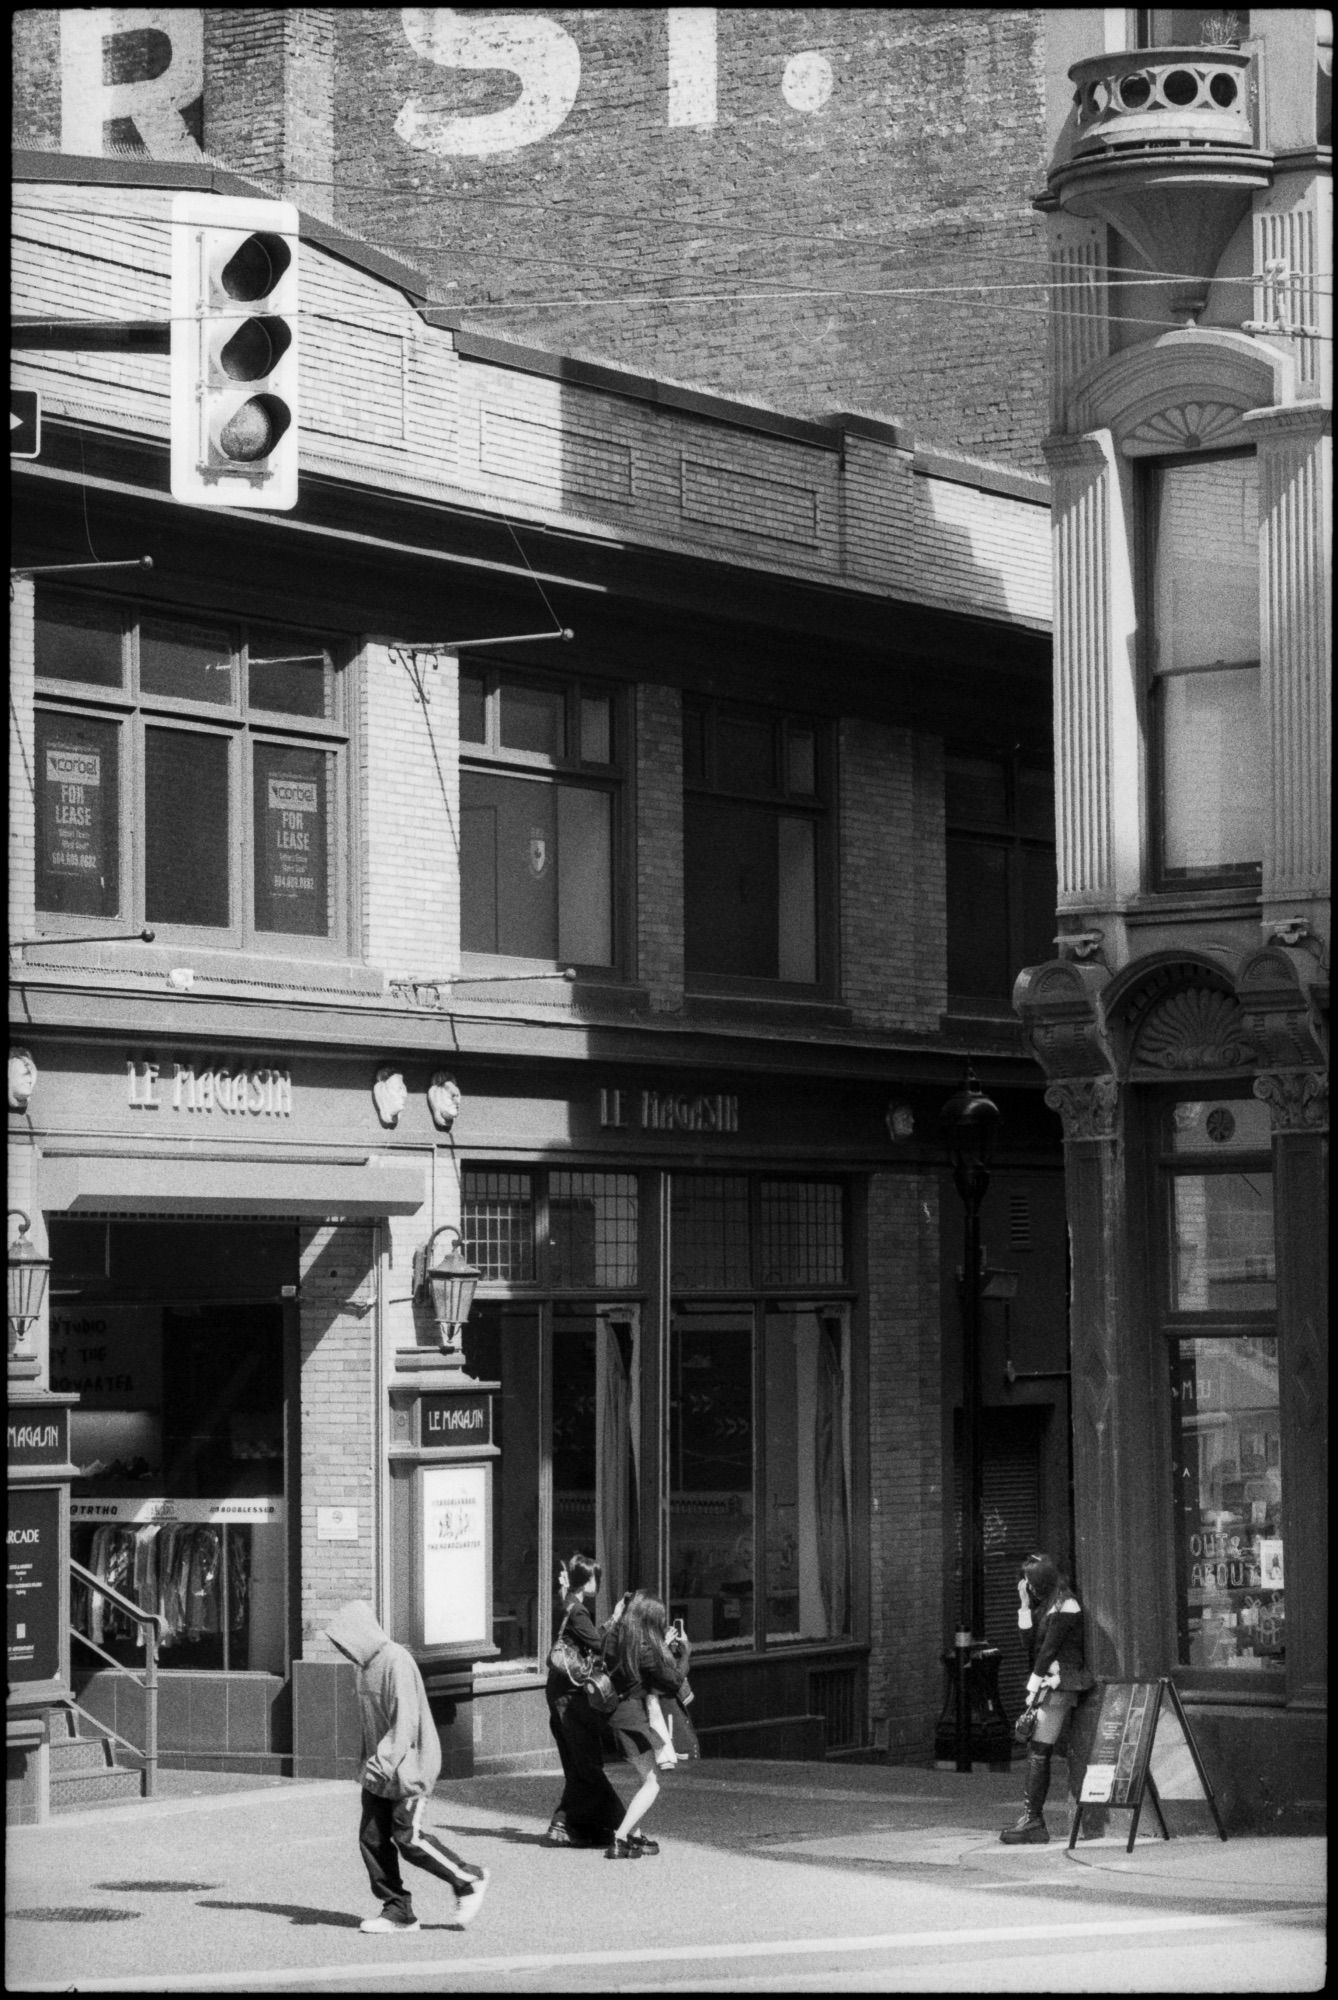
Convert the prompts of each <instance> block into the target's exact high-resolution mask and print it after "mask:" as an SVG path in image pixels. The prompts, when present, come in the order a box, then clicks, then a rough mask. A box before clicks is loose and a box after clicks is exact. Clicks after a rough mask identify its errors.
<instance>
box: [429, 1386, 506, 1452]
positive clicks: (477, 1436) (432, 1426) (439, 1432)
mask: <svg viewBox="0 0 1338 2000" xmlns="http://www.w3.org/2000/svg"><path fill="white" fill-rule="evenodd" d="M421 1421H422V1430H421V1433H420V1442H421V1443H422V1444H424V1445H455V1446H459V1445H480V1444H491V1443H492V1397H491V1396H488V1395H479V1396H472V1395H451V1394H446V1395H440V1396H432V1395H427V1396H424V1397H423V1398H422V1419H421Z"/></svg>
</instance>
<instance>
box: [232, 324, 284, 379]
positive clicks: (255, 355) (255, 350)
mask: <svg viewBox="0 0 1338 2000" xmlns="http://www.w3.org/2000/svg"><path fill="white" fill-rule="evenodd" d="M292 344H293V330H292V328H291V327H290V326H289V324H288V322H287V320H283V319H248V320H243V322H242V324H241V325H240V326H239V327H238V328H237V331H236V332H235V333H234V334H232V335H231V337H230V338H229V339H228V340H227V341H226V342H225V343H224V345H223V347H222V348H221V349H220V350H219V355H218V365H219V367H220V369H221V370H222V372H223V373H224V374H225V375H226V376H227V377H228V379H229V381H231V382H258V381H260V379H261V378H262V376H265V375H268V374H269V372H270V370H271V369H272V368H273V367H274V366H275V364H276V363H277V362H278V361H279V360H281V359H282V357H283V356H284V355H285V354H286V353H287V352H288V349H289V348H290V347H291V346H292Z"/></svg>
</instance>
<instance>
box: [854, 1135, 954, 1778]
mask: <svg viewBox="0 0 1338 2000" xmlns="http://www.w3.org/2000/svg"><path fill="white" fill-rule="evenodd" d="M938 1208H939V1204H938V1187H937V1182H936V1181H935V1179H934V1177H933V1176H932V1175H930V1174H875V1175H874V1176H873V1177H872V1179H871V1181H870V1184H869V1208H868V1217H869V1465H870V1518H869V1611H870V1620H869V1623H870V1631H869V1637H870V1642H871V1651H870V1656H869V1718H870V1725H871V1729H870V1733H871V1737H872V1740H873V1742H874V1743H875V1745H877V1746H878V1747H879V1748H882V1747H883V1746H884V1744H886V1747H887V1749H888V1750H889V1751H890V1752H891V1754H892V1756H893V1759H894V1760H896V1759H897V1758H916V1757H924V1756H927V1755H929V1754H931V1753H932V1749H933V1736H934V1724H935V1722H936V1720H937V1718H938V1712H939V1708H940V1706H941V1704H942V1694H943V1689H942V1679H943V1670H942V1666H941V1664H940V1654H941V1652H942V1650H943V1633H942V1616H941V1605H940V1596H939V1589H938V1580H939V1578H940V1577H941V1576H942V1574H943V1523H942V1492H943V1469H942V1465H941V1454H940V1445H939V1413H940V1409H941V1404H942V1379H941V1370H942V1362H941V1354H940V1344H941V1343H940V1330H939V1329H940V1319H939V1310H940V1309H939V1285H938Z"/></svg>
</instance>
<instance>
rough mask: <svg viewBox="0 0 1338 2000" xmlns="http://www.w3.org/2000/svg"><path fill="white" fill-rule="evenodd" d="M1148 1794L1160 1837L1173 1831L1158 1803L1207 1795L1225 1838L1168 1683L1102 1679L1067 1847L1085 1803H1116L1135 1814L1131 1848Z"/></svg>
mask: <svg viewBox="0 0 1338 2000" xmlns="http://www.w3.org/2000/svg"><path fill="white" fill-rule="evenodd" d="M1145 1797H1147V1798H1150V1799H1151V1801H1152V1810H1153V1811H1154V1812H1155V1813H1156V1815H1157V1824H1158V1825H1159V1826H1160V1828H1161V1832H1162V1839H1163V1840H1169V1839H1170V1837H1171V1836H1170V1832H1169V1831H1168V1829H1167V1825H1166V1821H1165V1818H1164V1817H1163V1814H1162V1809H1161V1801H1162V1800H1163V1799H1197V1798H1204V1799H1206V1800H1207V1802H1208V1807H1209V1810H1210V1811H1211V1813H1212V1816H1213V1820H1214V1822H1215V1824H1216V1827H1217V1831H1218V1834H1219V1835H1220V1836H1221V1838H1222V1839H1223V1840H1225V1839H1226V1828H1225V1827H1224V1826H1223V1825H1222V1819H1221V1815H1220V1813H1219V1812H1218V1810H1217V1800H1216V1799H1215V1798H1214V1797H1213V1788H1212V1786H1211V1785H1210V1784H1209V1782H1208V1773H1207V1772H1206V1771H1205V1770H1204V1768H1203V1759H1202V1757H1201V1756H1200V1755H1199V1748H1198V1745H1197V1744H1196V1743H1195V1741H1194V1738H1193V1735H1192V1733H1191V1731H1190V1727H1189V1720H1188V1718H1187V1716H1186V1715H1185V1711H1184V1709H1183V1707H1182V1706H1181V1702H1180V1696H1179V1694H1178V1693H1177V1692H1176V1689H1175V1687H1174V1686H1173V1684H1172V1683H1171V1682H1170V1681H1169V1680H1166V1679H1161V1680H1155V1681H1107V1682H1106V1683H1105V1685H1104V1687H1103V1688H1102V1690H1101V1709H1100V1713H1099V1714H1098V1716H1097V1720H1096V1727H1095V1730H1094V1731H1093V1735H1092V1747H1091V1751H1090V1753H1089V1755H1088V1761H1087V1772H1086V1776H1085V1777H1084V1778H1083V1782H1082V1791H1081V1793H1080V1794H1079V1798H1078V1807H1077V1811H1076V1812H1075V1813H1074V1815H1073V1825H1072V1826H1071V1827H1070V1829H1069V1846H1070V1847H1072V1846H1073V1845H1074V1843H1075V1842H1076V1840H1077V1838H1078V1833H1079V1830H1080V1828H1081V1826H1082V1815H1083V1808H1084V1806H1107V1807H1108V1806H1120V1807H1125V1808H1128V1809H1130V1810H1132V1812H1133V1822H1132V1824H1131V1825H1130V1828H1129V1841H1128V1845H1127V1847H1126V1848H1125V1852H1126V1853H1127V1854H1132V1853H1133V1847H1134V1840H1135V1838H1136V1837H1137V1834H1138V1820H1139V1815H1140V1814H1141V1812H1142V1810H1143V1800H1144V1798H1145Z"/></svg>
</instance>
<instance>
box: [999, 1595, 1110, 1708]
mask: <svg viewBox="0 0 1338 2000" xmlns="http://www.w3.org/2000/svg"><path fill="white" fill-rule="evenodd" d="M1024 1619H1025V1620H1026V1623H1025V1624H1024V1623H1023V1620H1024ZM1017 1622H1018V1628H1019V1630H1020V1631H1021V1633H1022V1643H1023V1645H1024V1646H1025V1647H1026V1649H1027V1657H1028V1658H1029V1659H1030V1661H1031V1671H1032V1672H1033V1673H1034V1674H1037V1675H1039V1677H1040V1678H1041V1679H1042V1680H1044V1679H1045V1678H1046V1676H1047V1675H1048V1674H1049V1672H1050V1669H1051V1668H1052V1667H1053V1666H1055V1665H1056V1664H1057V1665H1058V1667H1059V1688H1060V1692H1061V1694H1082V1693H1084V1692H1085V1691H1086V1690H1087V1689H1088V1688H1089V1687H1093V1686H1094V1685H1095V1682H1096V1676H1095V1674H1093V1673H1092V1672H1091V1670H1090V1668H1089V1667H1088V1665H1087V1656H1086V1652H1085V1649H1084V1645H1083V1615H1082V1606H1081V1605H1080V1604H1079V1602H1078V1600H1077V1598H1076V1597H1065V1598H1063V1599H1062V1600H1061V1602H1060V1603H1059V1604H1057V1605H1056V1606H1054V1608H1053V1609H1051V1610H1050V1611H1043V1612H1041V1613H1040V1614H1039V1616H1037V1615H1035V1614H1034V1613H1032V1612H1031V1611H1029V1610H1026V1611H1019V1612H1018V1616H1017Z"/></svg>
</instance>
